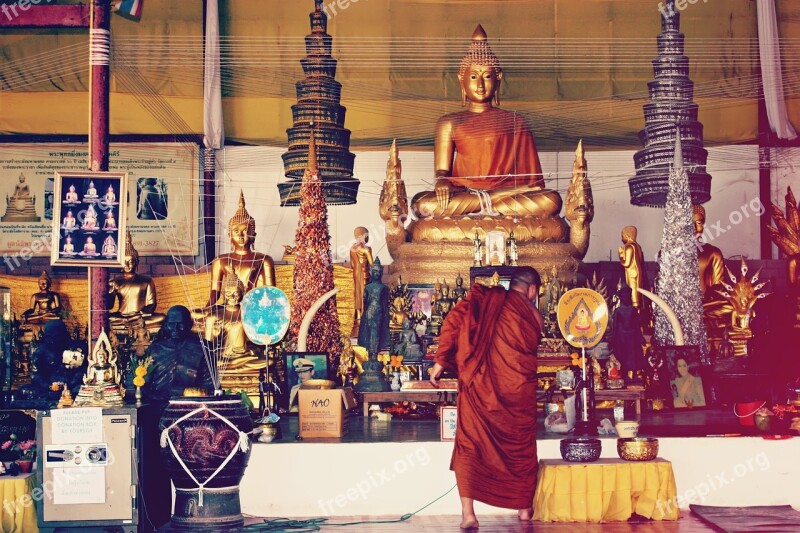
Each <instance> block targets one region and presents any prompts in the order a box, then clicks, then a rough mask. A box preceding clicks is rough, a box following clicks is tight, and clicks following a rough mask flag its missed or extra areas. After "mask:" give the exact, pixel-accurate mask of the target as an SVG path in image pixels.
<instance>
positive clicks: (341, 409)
mask: <svg viewBox="0 0 800 533" xmlns="http://www.w3.org/2000/svg"><path fill="white" fill-rule="evenodd" d="M355 405H356V399H355V396H353V390H352V389H351V388H349V387H347V388H344V389H300V390H299V391H298V411H299V413H300V420H299V424H298V425H299V428H300V431H299V433H300V436H301V437H303V438H304V439H305V438H315V437H341V436H342V435H344V434H345V433H347V410H348V409H351V408H353V407H355Z"/></svg>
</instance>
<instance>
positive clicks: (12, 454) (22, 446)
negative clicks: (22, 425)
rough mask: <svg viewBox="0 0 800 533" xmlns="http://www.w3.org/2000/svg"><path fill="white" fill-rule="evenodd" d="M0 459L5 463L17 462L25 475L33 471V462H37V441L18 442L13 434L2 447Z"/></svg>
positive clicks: (0, 446)
mask: <svg viewBox="0 0 800 533" xmlns="http://www.w3.org/2000/svg"><path fill="white" fill-rule="evenodd" d="M0 459H2V461H3V462H4V463H12V462H16V463H17V464H18V465H19V468H20V470H21V471H22V472H23V473H28V472H30V471H31V470H32V469H33V462H34V461H35V460H36V441H35V440H33V439H30V440H23V441H20V440H17V436H16V435H15V434H13V433H12V434H11V435H10V437H9V439H8V440H7V441H5V442H4V443H3V444H2V445H0Z"/></svg>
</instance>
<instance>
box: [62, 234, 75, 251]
mask: <svg viewBox="0 0 800 533" xmlns="http://www.w3.org/2000/svg"><path fill="white" fill-rule="evenodd" d="M61 254H62V255H66V256H73V255H75V245H74V244H73V243H72V237H71V236H70V235H67V236H66V237H65V238H64V247H63V248H62V250H61Z"/></svg>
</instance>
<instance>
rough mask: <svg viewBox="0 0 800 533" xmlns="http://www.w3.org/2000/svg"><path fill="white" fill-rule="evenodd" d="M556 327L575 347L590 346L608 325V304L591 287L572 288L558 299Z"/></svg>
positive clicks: (601, 335)
mask: <svg viewBox="0 0 800 533" xmlns="http://www.w3.org/2000/svg"><path fill="white" fill-rule="evenodd" d="M557 317H558V327H559V328H560V329H561V333H562V334H563V335H564V339H565V340H566V341H567V342H568V343H570V344H571V345H572V346H575V347H576V348H591V347H592V346H595V345H596V344H597V343H598V342H600V341H601V340H602V338H603V334H604V333H605V332H606V328H607V327H608V306H607V305H606V301H605V300H604V299H603V296H602V295H601V294H600V293H598V292H595V291H593V290H591V289H572V290H571V291H567V292H566V293H564V296H562V297H561V299H560V300H559V301H558V314H557Z"/></svg>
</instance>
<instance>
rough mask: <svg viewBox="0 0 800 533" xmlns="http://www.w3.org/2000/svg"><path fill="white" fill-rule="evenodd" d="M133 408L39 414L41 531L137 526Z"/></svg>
mask: <svg viewBox="0 0 800 533" xmlns="http://www.w3.org/2000/svg"><path fill="white" fill-rule="evenodd" d="M136 427H137V426H136V409H135V408H124V407H121V408H101V407H86V408H83V407H81V408H68V409H53V410H51V411H40V412H39V414H38V419H37V432H36V434H37V440H38V449H39V457H38V464H37V467H38V474H37V475H38V480H39V484H40V491H41V492H40V494H38V498H37V497H36V496H37V495H36V494H34V499H35V500H36V502H37V512H38V515H39V516H38V518H39V528H40V529H41V530H44V531H46V530H48V529H50V528H52V529H55V528H56V527H75V526H93V525H97V526H99V525H103V526H119V527H122V529H123V531H126V532H135V531H136V530H137V524H138V512H137V501H136V500H137V483H138V481H137V475H136V459H137V445H136V437H137V431H136Z"/></svg>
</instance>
